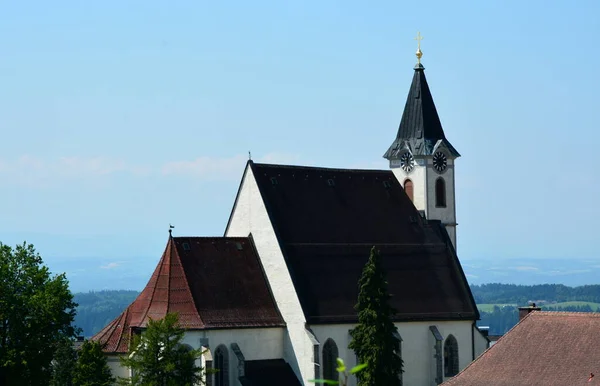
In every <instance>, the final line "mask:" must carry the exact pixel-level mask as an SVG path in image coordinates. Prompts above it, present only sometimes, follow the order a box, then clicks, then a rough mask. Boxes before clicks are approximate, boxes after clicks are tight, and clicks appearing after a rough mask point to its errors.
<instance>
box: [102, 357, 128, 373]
mask: <svg viewBox="0 0 600 386" xmlns="http://www.w3.org/2000/svg"><path fill="white" fill-rule="evenodd" d="M119 357H120V356H119V355H107V358H106V361H107V363H108V367H109V368H110V371H111V373H112V375H113V377H115V378H119V377H121V378H129V369H128V368H126V367H123V366H121V361H120V360H119Z"/></svg>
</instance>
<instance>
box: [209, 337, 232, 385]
mask: <svg viewBox="0 0 600 386" xmlns="http://www.w3.org/2000/svg"><path fill="white" fill-rule="evenodd" d="M213 366H214V368H215V370H217V372H216V373H215V386H229V352H228V351H227V347H225V345H220V346H219V347H217V349H216V350H215V355H214V357H213Z"/></svg>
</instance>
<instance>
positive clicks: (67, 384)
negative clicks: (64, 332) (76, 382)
mask: <svg viewBox="0 0 600 386" xmlns="http://www.w3.org/2000/svg"><path fill="white" fill-rule="evenodd" d="M75 363H77V352H76V351H75V347H73V341H72V340H71V339H67V338H65V339H62V340H61V341H60V342H59V344H58V348H57V349H56V352H55V353H54V358H53V360H52V379H51V380H50V386H73V369H74V368H75Z"/></svg>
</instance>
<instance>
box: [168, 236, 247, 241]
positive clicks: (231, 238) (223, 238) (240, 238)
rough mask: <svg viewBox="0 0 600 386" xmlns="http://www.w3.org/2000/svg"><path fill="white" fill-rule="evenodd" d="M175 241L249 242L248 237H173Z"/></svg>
mask: <svg viewBox="0 0 600 386" xmlns="http://www.w3.org/2000/svg"><path fill="white" fill-rule="evenodd" d="M173 239H178V240H179V239H194V240H225V241H227V240H248V237H247V236H173Z"/></svg>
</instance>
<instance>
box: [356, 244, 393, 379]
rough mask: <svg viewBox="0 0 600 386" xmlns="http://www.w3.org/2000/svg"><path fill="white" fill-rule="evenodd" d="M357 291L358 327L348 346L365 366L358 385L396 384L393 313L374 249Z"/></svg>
mask: <svg viewBox="0 0 600 386" xmlns="http://www.w3.org/2000/svg"><path fill="white" fill-rule="evenodd" d="M358 284H359V288H360V292H359V295H358V303H357V304H356V306H355V308H356V310H357V312H358V325H357V326H356V327H355V328H354V329H352V331H351V332H350V335H351V337H352V340H351V341H350V345H349V346H348V347H349V348H351V349H352V350H354V352H355V353H356V355H357V357H358V361H359V363H363V364H365V365H366V367H365V369H364V370H362V371H361V372H359V373H357V374H356V376H357V378H358V385H359V386H380V385H386V386H391V385H399V384H400V373H401V372H402V365H403V363H402V358H400V356H398V352H399V351H400V340H399V339H398V338H397V337H396V334H395V332H396V331H397V328H396V326H395V325H394V323H393V322H392V317H393V316H394V314H395V310H394V309H392V307H391V306H390V304H389V299H390V295H389V293H388V288H387V280H386V274H385V271H384V269H383V267H382V263H381V256H380V254H379V251H378V250H377V249H376V248H375V247H373V248H372V249H371V255H370V257H369V261H368V262H367V264H366V265H365V267H364V269H363V272H362V276H361V278H360V280H359V282H358Z"/></svg>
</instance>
